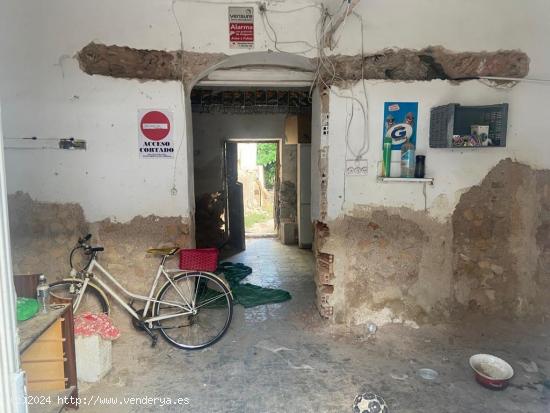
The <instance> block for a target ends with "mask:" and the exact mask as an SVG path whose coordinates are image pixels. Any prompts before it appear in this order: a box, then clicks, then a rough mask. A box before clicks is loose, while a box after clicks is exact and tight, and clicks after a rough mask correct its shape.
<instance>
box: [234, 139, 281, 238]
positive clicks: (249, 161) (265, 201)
mask: <svg viewBox="0 0 550 413" xmlns="http://www.w3.org/2000/svg"><path fill="white" fill-rule="evenodd" d="M237 153H238V159H237V162H238V177H237V178H238V181H239V182H241V183H242V185H243V207H244V230H245V237H246V238H274V237H275V236H276V235H277V233H276V229H277V228H276V220H275V216H276V214H275V207H274V205H275V202H276V201H277V199H276V198H277V197H276V194H277V193H278V181H279V180H278V171H279V168H280V166H279V142H262V141H253V142H238V143H237Z"/></svg>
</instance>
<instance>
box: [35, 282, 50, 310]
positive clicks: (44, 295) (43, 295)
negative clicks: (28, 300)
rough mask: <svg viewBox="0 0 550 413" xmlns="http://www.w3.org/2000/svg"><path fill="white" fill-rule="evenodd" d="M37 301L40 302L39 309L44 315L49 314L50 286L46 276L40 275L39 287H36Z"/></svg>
mask: <svg viewBox="0 0 550 413" xmlns="http://www.w3.org/2000/svg"><path fill="white" fill-rule="evenodd" d="M36 299H37V300H38V307H39V308H40V311H41V312H42V313H47V312H48V305H49V303H50V286H49V285H48V281H47V280H46V276H45V275H44V274H40V277H39V278H38V286H37V287H36Z"/></svg>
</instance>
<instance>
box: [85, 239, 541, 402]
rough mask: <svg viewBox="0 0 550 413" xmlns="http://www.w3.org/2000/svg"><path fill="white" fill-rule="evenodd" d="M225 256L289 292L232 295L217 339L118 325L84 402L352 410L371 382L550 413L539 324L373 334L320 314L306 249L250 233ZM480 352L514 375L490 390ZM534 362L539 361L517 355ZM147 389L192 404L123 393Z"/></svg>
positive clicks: (389, 396) (403, 396)
mask: <svg viewBox="0 0 550 413" xmlns="http://www.w3.org/2000/svg"><path fill="white" fill-rule="evenodd" d="M230 261H234V262H244V263H245V264H247V265H250V266H251V267H253V268H254V273H253V274H252V275H251V276H249V277H248V279H247V281H248V282H251V283H254V284H258V285H262V286H269V287H277V288H283V289H286V290H288V291H290V292H291V294H292V295H293V299H292V300H291V301H289V302H286V303H281V304H273V305H268V306H261V307H256V308H251V309H247V310H245V309H243V308H242V307H241V306H237V307H236V311H235V315H234V318H233V323H232V325H231V327H230V330H229V331H228V333H227V335H226V336H225V337H224V338H223V339H222V341H221V342H219V343H217V344H216V345H214V346H213V347H210V348H207V349H205V350H202V351H198V352H186V351H183V350H178V349H175V348H173V347H171V346H169V345H168V344H167V343H165V342H164V341H162V340H161V339H159V344H158V346H157V347H156V348H151V347H150V345H149V342H150V341H149V340H148V339H147V338H146V337H145V336H144V335H142V334H140V333H136V332H133V331H131V329H129V328H126V327H125V326H121V327H123V330H124V332H123V336H122V337H121V338H120V339H119V340H118V341H117V342H115V343H114V345H113V370H112V371H111V372H110V373H109V375H108V376H107V377H105V378H104V379H103V380H102V381H101V382H100V383H99V384H96V385H83V386H82V387H81V391H80V395H81V397H82V398H86V403H95V406H89V405H82V406H81V408H80V412H81V413H87V412H113V411H116V412H149V411H162V412H182V411H190V412H191V411H192V412H235V413H259V412H269V413H271V412H285V413H291V412H300V413H302V412H331V413H332V412H351V405H352V402H353V399H354V397H355V395H356V394H357V393H358V392H360V391H361V390H366V389H369V390H371V391H374V392H376V393H378V394H380V395H381V396H382V397H384V398H385V399H386V401H387V403H388V404H389V406H390V411H391V412H437V413H441V412H550V407H549V406H550V405H549V404H548V399H547V398H546V397H547V396H548V397H550V395H547V394H546V391H547V390H546V389H545V388H544V387H543V386H542V385H540V384H537V383H540V382H542V380H543V379H544V378H545V372H547V371H550V370H549V369H550V346H549V344H550V333H547V332H546V331H547V330H546V329H545V327H544V326H543V325H533V324H527V323H517V324H511V323H504V322H499V321H492V322H491V323H487V322H486V320H482V319H472V320H464V322H463V323H461V324H457V325H445V326H423V327H421V328H419V329H412V328H409V327H404V326H401V325H392V326H386V327H382V328H380V329H379V330H378V332H377V333H376V336H375V337H374V338H373V337H370V338H366V336H365V335H364V334H362V333H361V332H357V331H355V332H354V333H353V334H352V333H346V331H343V330H342V328H335V327H332V326H330V325H329V324H327V323H325V322H323V321H322V320H320V318H319V317H318V315H317V312H316V309H315V307H314V284H313V281H312V275H311V273H312V263H313V259H312V256H311V252H310V251H305V250H300V249H298V248H296V247H289V246H283V245H281V244H279V243H278V242H277V241H275V240H273V239H255V240H248V249H247V251H245V252H243V253H241V254H239V255H237V256H235V257H232V258H231V259H230ZM128 325H129V321H128ZM480 352H490V353H493V354H496V355H499V356H501V357H503V358H505V359H506V360H508V361H509V362H510V363H511V364H512V366H513V367H514V369H515V370H516V376H515V377H514V380H513V386H511V387H509V388H508V389H506V390H505V391H501V392H495V391H490V390H486V389H484V388H482V387H480V386H479V385H478V384H477V383H476V382H475V381H474V380H473V377H472V372H471V371H470V368H469V367H468V358H469V356H470V355H472V354H474V353H480ZM528 361H534V362H535V363H536V367H537V368H538V372H536V373H528V372H527V371H526V370H525V368H524V367H522V366H521V364H520V363H518V362H528ZM423 367H429V368H432V369H435V370H437V371H438V372H439V376H438V378H437V379H436V380H435V381H433V382H429V381H425V380H424V379H422V378H420V377H419V376H418V375H417V370H418V369H419V368H423ZM528 368H529V367H528ZM144 396H149V397H159V398H172V399H173V400H175V399H177V398H188V400H189V404H187V405H179V406H168V405H164V406H162V405H161V403H162V400H160V399H159V400H157V401H156V405H155V406H152V405H149V406H145V405H133V406H132V405H128V404H125V401H124V399H123V397H144ZM109 398H111V399H109ZM107 400H108V401H109V404H102V403H105V402H106V401H107ZM136 403H137V401H136ZM113 404H116V407H115V406H113Z"/></svg>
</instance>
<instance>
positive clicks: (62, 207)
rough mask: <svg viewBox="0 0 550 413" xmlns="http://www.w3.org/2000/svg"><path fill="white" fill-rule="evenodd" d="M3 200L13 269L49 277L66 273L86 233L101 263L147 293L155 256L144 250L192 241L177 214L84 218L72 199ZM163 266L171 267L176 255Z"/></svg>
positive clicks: (18, 196)
mask: <svg viewBox="0 0 550 413" xmlns="http://www.w3.org/2000/svg"><path fill="white" fill-rule="evenodd" d="M8 203H9V208H10V231H11V241H12V256H13V269H14V273H15V274H29V273H30V274H33V273H44V274H45V275H46V276H47V278H48V281H50V282H52V281H55V280H59V279H62V278H65V277H67V276H68V275H69V272H70V265H69V254H70V252H71V249H72V248H73V246H74V245H75V244H76V241H77V239H78V238H79V237H81V236H82V235H84V234H86V233H91V234H92V235H93V237H92V244H93V245H101V246H103V247H105V252H102V253H100V254H99V258H98V259H99V261H100V262H101V264H102V265H103V266H104V267H105V268H106V269H107V270H108V271H110V272H111V273H112V274H113V275H115V276H116V277H117V280H119V281H120V282H121V283H122V285H124V286H125V287H127V288H128V289H129V290H130V291H132V292H136V293H138V294H144V295H147V294H148V293H149V291H148V288H149V287H150V285H151V284H150V283H151V280H152V278H153V277H154V275H155V271H156V268H157V267H158V264H159V258H158V257H154V256H151V255H148V254H147V253H146V250H147V249H148V248H160V247H163V246H169V245H180V246H181V247H183V248H185V247H190V246H191V245H193V243H194V241H193V240H192V239H191V236H190V225H189V222H188V220H187V219H185V218H182V217H181V216H179V217H159V216H156V215H153V214H150V215H148V216H136V217H134V218H133V219H132V220H130V221H129V222H126V223H120V222H114V221H112V220H110V219H104V220H101V221H95V222H89V221H87V220H86V218H85V216H84V211H83V209H82V207H81V206H80V205H79V204H77V203H50V202H38V201H35V200H33V199H32V198H31V197H30V196H29V195H28V194H25V193H23V192H17V193H15V194H12V195H9V197H8ZM168 266H170V267H174V268H177V260H175V259H174V260H172V261H171V262H169V263H168ZM111 305H112V308H113V311H114V315H115V317H116V318H117V321H120V324H119V325H121V326H123V327H124V326H128V325H129V324H128V322H127V319H126V317H127V316H126V315H125V314H123V312H122V310H121V309H120V308H119V307H118V305H117V304H116V302H114V300H111ZM125 319H126V321H123V320H125Z"/></svg>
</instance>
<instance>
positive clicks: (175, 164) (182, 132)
mask: <svg viewBox="0 0 550 413" xmlns="http://www.w3.org/2000/svg"><path fill="white" fill-rule="evenodd" d="M176 1H177V0H172V6H171V8H170V9H171V11H172V15H173V16H174V20H175V21H176V25H177V27H178V32H179V35H180V51H181V68H180V69H181V82H180V83H181V84H180V93H181V105H182V106H181V107H182V110H183V111H184V113H183V118H184V119H185V82H184V80H185V79H184V72H183V67H184V57H183V30H182V29H181V24H180V22H179V20H178V16H177V15H176V10H175V7H174V6H175V3H176ZM184 140H185V131H184V125H182V127H181V136H180V142H179V145H178V149H177V150H176V156H175V158H174V169H173V174H172V188H171V189H170V193H171V194H172V196H176V195H177V193H178V189H177V187H176V172H177V168H178V158H179V155H180V151H181V147H182V145H183V141H184Z"/></svg>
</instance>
